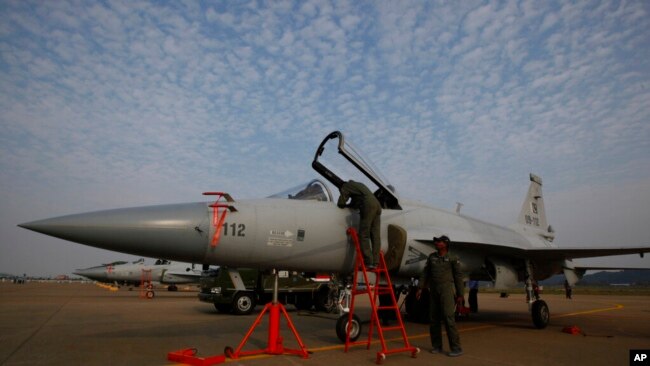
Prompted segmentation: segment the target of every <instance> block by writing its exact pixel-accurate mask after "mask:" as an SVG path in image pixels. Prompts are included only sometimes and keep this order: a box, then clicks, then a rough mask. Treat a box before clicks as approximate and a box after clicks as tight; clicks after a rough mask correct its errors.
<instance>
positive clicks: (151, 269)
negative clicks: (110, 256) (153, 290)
mask: <svg viewBox="0 0 650 366" xmlns="http://www.w3.org/2000/svg"><path fill="white" fill-rule="evenodd" d="M194 267H195V265H194V264H189V263H178V262H177V263H172V262H170V261H168V260H165V259H158V260H156V262H155V263H154V264H153V265H150V264H146V263H145V260H144V258H141V259H139V260H137V261H135V262H133V263H128V262H124V261H120V262H113V263H108V264H102V265H101V266H95V267H90V268H85V269H77V270H75V271H74V274H76V275H79V276H83V277H86V278H88V279H91V280H93V281H98V282H104V283H115V284H117V285H125V286H139V285H140V284H141V282H143V281H146V282H152V283H158V284H162V285H167V290H169V291H176V290H178V287H177V285H181V284H190V283H194V284H198V283H199V281H200V279H201V270H200V269H195V268H194Z"/></svg>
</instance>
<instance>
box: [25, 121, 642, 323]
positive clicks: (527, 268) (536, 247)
mask: <svg viewBox="0 0 650 366" xmlns="http://www.w3.org/2000/svg"><path fill="white" fill-rule="evenodd" d="M331 143H334V147H333V148H330V146H331V145H332V144H331ZM324 153H329V154H330V155H332V156H328V155H324ZM337 153H338V154H337ZM341 156H342V157H343V158H341ZM329 159H332V160H333V161H334V160H337V161H339V162H344V163H345V166H343V169H342V170H337V172H336V173H335V171H334V170H335V168H338V167H337V166H336V163H334V164H333V165H332V164H331V162H330V161H329ZM326 164H327V165H326ZM312 167H313V168H314V169H315V170H316V171H317V172H318V173H319V174H321V176H322V177H324V178H325V179H326V180H327V181H328V182H325V181H323V180H321V179H314V180H311V181H310V182H308V183H307V184H302V185H299V186H297V187H295V188H294V189H290V190H287V191H285V192H282V193H278V194H275V195H273V196H270V197H267V198H262V199H250V200H238V201H235V200H234V199H233V198H232V197H231V196H230V195H229V194H225V193H217V197H218V199H217V202H214V203H213V202H198V203H181V204H172V205H162V206H148V207H136V208H125V209H117V210H108V211H97V212H91V213H83V214H76V215H69V216H62V217H56V218H50V219H45V220H40V221H34V222H29V223H24V224H21V225H20V226H21V227H24V228H27V229H29V230H33V231H37V232H40V233H43V234H46V235H51V236H54V237H58V238H61V239H65V240H70V241H73V242H77V243H81V244H85V245H90V246H94V247H99V248H103V249H108V250H114V251H118V252H124V253H130V254H135V255H143V256H149V257H152V256H153V257H163V258H169V259H173V260H179V261H186V262H192V263H202V264H204V265H207V264H215V265H222V266H228V267H233V268H257V269H283V270H296V271H303V272H328V273H336V274H344V275H345V274H349V273H350V272H351V271H352V270H353V265H354V256H355V249H354V247H353V245H351V243H350V240H349V238H348V236H347V234H346V229H347V228H349V227H356V226H357V225H358V222H359V215H358V212H356V211H355V210H350V209H340V208H338V207H337V205H336V196H335V195H334V194H332V192H336V193H338V189H336V188H338V187H340V186H341V185H342V184H343V182H344V181H347V180H349V179H351V178H354V179H355V180H358V181H361V182H363V183H365V184H366V185H368V187H370V188H371V189H372V190H375V195H376V196H377V198H378V199H379V201H380V202H381V204H382V206H383V212H382V216H381V238H382V239H381V241H382V250H383V251H384V253H386V261H387V265H388V267H389V268H390V270H391V273H392V274H393V276H394V280H393V283H398V280H399V279H400V278H401V279H403V280H404V281H405V282H407V283H408V281H410V279H411V278H412V277H418V276H419V275H420V273H421V272H422V270H423V268H424V265H425V263H426V260H427V258H428V256H429V255H430V254H431V253H432V252H433V251H434V250H435V249H434V246H433V237H439V236H441V235H447V236H448V237H450V238H451V246H450V251H451V252H452V253H453V254H455V255H457V256H458V257H459V258H460V262H461V268H462V270H463V273H464V274H465V277H466V278H467V279H468V280H470V279H471V280H478V281H491V282H492V283H493V284H494V287H495V288H497V289H503V290H506V291H507V289H509V288H512V287H516V286H521V285H520V284H521V283H522V282H523V283H524V285H525V288H526V293H527V303H528V307H529V310H530V311H531V313H532V318H533V323H534V324H535V326H536V327H537V328H544V327H546V325H547V324H548V322H549V319H550V312H549V309H548V305H547V304H546V302H544V301H543V300H541V299H539V295H538V293H536V292H535V291H534V290H533V289H534V285H535V283H536V281H540V280H543V279H546V278H548V277H550V276H552V275H554V274H558V273H564V275H565V276H566V278H567V280H568V281H569V282H570V283H571V284H573V283H575V282H576V281H577V280H578V279H579V278H580V277H581V276H582V275H583V274H584V271H586V270H587V269H588V268H586V267H578V266H575V265H574V264H573V262H572V259H575V258H587V257H599V256H609V255H622V254H641V255H642V254H643V253H646V252H648V251H650V246H640V247H610V248H603V247H571V248H568V247H563V248H560V247H558V246H557V245H555V244H553V239H554V237H555V233H554V231H553V229H552V228H551V227H550V226H549V225H548V223H547V221H546V214H545V209H544V200H543V196H542V180H541V179H540V178H539V177H537V176H535V175H533V174H531V175H530V187H529V189H528V193H527V194H526V197H525V200H524V203H523V205H522V209H521V213H520V214H519V219H518V221H517V222H516V223H515V224H514V225H513V226H511V227H509V228H506V227H502V226H498V225H494V224H490V223H487V222H484V221H481V220H477V219H474V218H470V217H467V216H465V215H462V214H460V213H459V212H451V211H447V210H442V209H439V208H435V207H432V206H429V205H426V204H423V203H419V202H414V201H408V200H406V199H404V198H403V197H400V195H399V194H398V191H397V190H396V189H395V188H394V187H393V186H392V185H391V184H389V182H388V180H387V179H386V178H384V177H383V176H382V175H380V174H379V172H378V170H377V169H376V168H374V166H373V165H372V164H370V163H369V161H368V160H367V159H365V158H364V157H363V156H362V155H361V154H359V153H358V150H357V149H355V148H354V147H353V146H352V145H351V144H349V142H348V141H346V140H345V138H344V136H343V134H342V133H340V132H338V131H335V132H332V133H331V134H329V135H328V136H327V137H326V138H325V139H324V140H323V141H322V142H321V144H320V146H319V147H318V149H317V151H316V154H315V156H314V160H313V162H312ZM357 176H359V177H360V179H359V178H357ZM329 184H332V185H333V186H334V187H335V188H334V189H331V188H330V186H329ZM221 198H224V199H225V200H226V201H225V202H224V201H220V199H221ZM339 278H345V276H339ZM412 292H414V291H412ZM425 298H427V297H426V296H422V299H425ZM420 305H421V304H420ZM423 309H426V307H425V306H417V304H416V306H409V307H407V311H409V312H414V313H415V314H411V313H409V317H411V316H412V317H414V318H419V317H420V316H421V314H417V312H422V311H425V310H423ZM418 315H420V316H418ZM343 316H346V317H347V315H343Z"/></svg>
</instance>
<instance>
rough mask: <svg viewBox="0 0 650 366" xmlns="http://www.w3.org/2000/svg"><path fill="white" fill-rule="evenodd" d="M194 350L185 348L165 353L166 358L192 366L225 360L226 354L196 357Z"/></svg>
mask: <svg viewBox="0 0 650 366" xmlns="http://www.w3.org/2000/svg"><path fill="white" fill-rule="evenodd" d="M196 352H197V350H196V348H186V349H182V350H180V351H175V352H169V353H168V354H167V360H169V361H173V362H178V363H184V364H188V365H194V366H210V365H216V364H219V363H224V362H226V356H224V355H216V356H210V357H205V358H202V357H197V356H196Z"/></svg>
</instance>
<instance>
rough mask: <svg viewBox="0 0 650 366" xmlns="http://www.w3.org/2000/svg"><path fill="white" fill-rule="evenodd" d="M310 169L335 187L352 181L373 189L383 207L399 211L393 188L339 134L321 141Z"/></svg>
mask: <svg viewBox="0 0 650 366" xmlns="http://www.w3.org/2000/svg"><path fill="white" fill-rule="evenodd" d="M337 140H338V141H337ZM337 152H338V154H337ZM341 156H343V157H344V158H345V159H341ZM312 167H313V168H314V169H315V170H316V171H317V172H318V173H320V174H321V175H322V176H323V177H324V178H326V179H327V180H328V181H330V182H331V183H332V184H334V185H335V186H336V187H337V188H340V187H341V185H342V184H343V183H344V182H345V181H348V180H355V181H358V182H361V183H364V184H366V185H367V186H368V188H370V189H371V190H373V191H374V192H375V196H376V197H377V199H378V200H379V202H381V204H382V206H383V207H384V208H390V209H401V207H400V205H399V197H398V196H397V192H396V191H395V187H394V186H393V185H391V184H390V182H388V179H386V177H384V176H383V175H382V174H381V173H380V172H379V169H377V168H376V167H375V165H374V164H373V163H372V162H371V161H370V160H368V159H367V158H365V157H364V155H363V154H361V153H360V150H359V149H358V148H356V147H354V146H353V145H352V144H351V143H349V142H348V141H346V140H345V138H344V136H343V134H342V133H341V132H339V131H334V132H332V133H330V134H329V135H328V136H327V137H326V138H325V139H324V140H323V141H322V142H321V144H320V146H319V147H318V150H317V151H316V155H315V156H314V161H313V162H312Z"/></svg>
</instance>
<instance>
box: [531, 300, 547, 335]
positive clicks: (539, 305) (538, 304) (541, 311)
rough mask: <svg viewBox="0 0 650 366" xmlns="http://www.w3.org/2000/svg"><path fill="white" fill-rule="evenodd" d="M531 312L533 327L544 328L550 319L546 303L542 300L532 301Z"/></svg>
mask: <svg viewBox="0 0 650 366" xmlns="http://www.w3.org/2000/svg"><path fill="white" fill-rule="evenodd" d="M531 313H532V315H533V324H535V328H537V329H544V328H546V326H547V325H548V323H549V321H550V320H551V313H550V312H549V310H548V305H546V302H545V301H544V300H537V301H535V302H534V303H533V307H532V309H531Z"/></svg>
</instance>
